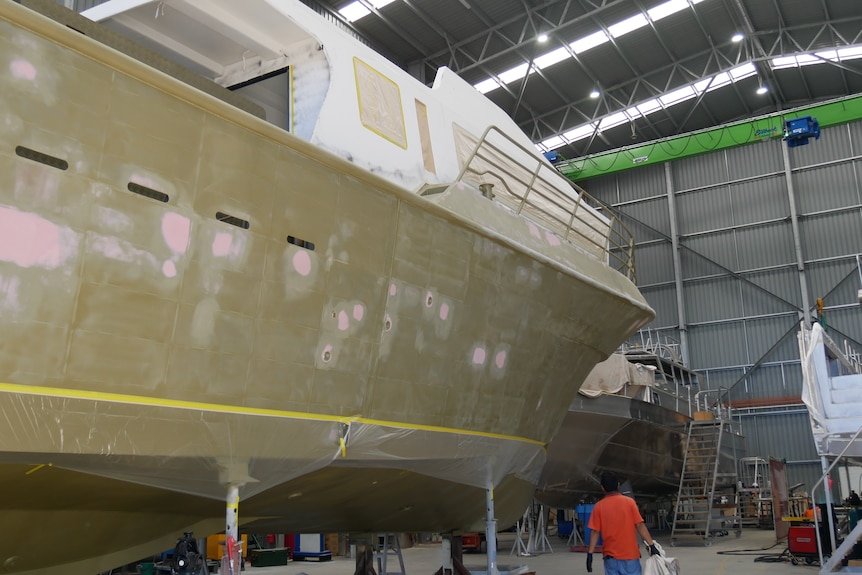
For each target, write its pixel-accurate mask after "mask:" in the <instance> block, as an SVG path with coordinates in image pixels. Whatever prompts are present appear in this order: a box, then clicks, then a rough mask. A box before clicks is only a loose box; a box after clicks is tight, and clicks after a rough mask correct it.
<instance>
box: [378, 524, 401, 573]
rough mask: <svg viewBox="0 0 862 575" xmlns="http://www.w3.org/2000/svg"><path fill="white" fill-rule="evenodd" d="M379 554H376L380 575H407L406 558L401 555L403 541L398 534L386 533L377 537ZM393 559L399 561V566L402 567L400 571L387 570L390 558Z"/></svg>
mask: <svg viewBox="0 0 862 575" xmlns="http://www.w3.org/2000/svg"><path fill="white" fill-rule="evenodd" d="M377 548H378V550H377V552H376V553H375V554H374V557H375V559H377V573H378V574H379V575H405V573H406V571H405V570H404V557H403V556H402V555H401V541H400V539H399V537H398V534H397V533H384V534H383V535H378V537H377ZM390 555H391V556H392V557H393V559H394V558H397V559H398V564H399V565H400V566H401V570H400V571H389V570H387V568H386V564H387V559H388V558H389V556H390Z"/></svg>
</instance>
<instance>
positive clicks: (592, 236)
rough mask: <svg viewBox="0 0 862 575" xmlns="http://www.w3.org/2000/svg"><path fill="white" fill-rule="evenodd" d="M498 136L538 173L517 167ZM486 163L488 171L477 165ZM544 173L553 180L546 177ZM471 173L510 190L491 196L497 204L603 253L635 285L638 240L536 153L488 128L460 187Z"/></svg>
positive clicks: (464, 170) (466, 164)
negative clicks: (496, 141)
mask: <svg viewBox="0 0 862 575" xmlns="http://www.w3.org/2000/svg"><path fill="white" fill-rule="evenodd" d="M493 132H495V133H496V134H498V135H499V136H501V137H502V138H503V139H504V140H506V141H507V142H508V144H507V145H511V146H514V147H515V148H517V149H518V150H519V151H520V152H523V154H524V155H525V156H526V157H527V158H529V159H530V160H534V161H535V162H536V164H535V167H534V168H532V169H530V167H529V166H528V165H526V162H519V161H517V160H516V159H515V158H513V157H512V154H510V153H508V152H506V151H505V150H504V149H502V148H501V147H500V146H498V145H496V144H494V143H492V142H490V141H489V136H490V135H491V134H492V133H493ZM477 160H478V161H477ZM504 160H505V163H504ZM481 162H484V163H485V165H486V166H487V167H483V166H478V165H477V164H480V163H481ZM543 172H548V174H549V175H548V176H545V175H544V173H543ZM468 173H469V174H472V175H473V176H477V177H478V178H483V177H484V178H487V179H493V180H494V181H495V183H497V182H498V183H499V184H500V185H501V186H502V187H503V188H504V189H505V193H501V192H499V191H496V190H495V191H494V192H493V193H491V194H488V195H489V196H491V198H492V199H494V200H496V201H499V202H500V203H502V204H504V205H507V206H508V207H509V208H511V209H512V210H513V211H514V212H515V213H516V214H519V215H523V216H524V217H526V218H528V219H530V220H532V221H534V222H535V223H537V224H539V225H541V226H544V227H546V228H548V229H549V230H550V231H552V232H554V233H556V234H557V235H558V236H559V237H561V238H562V239H564V240H568V241H570V242H572V243H573V244H574V245H580V246H581V247H582V248H583V249H585V250H586V251H588V252H590V253H593V252H596V251H598V252H599V253H603V254H604V256H605V261H606V263H608V264H609V265H612V266H613V267H614V269H616V270H617V271H619V272H621V273H623V274H624V275H625V276H626V277H628V278H629V279H630V280H632V281H635V280H636V277H635V260H634V235H633V234H632V233H631V231H630V230H629V229H628V228H627V227H626V226H625V224H624V223H623V222H622V220H620V218H619V217H618V216H617V215H616V214H614V213H613V212H611V211H609V210H608V209H607V207H606V206H602V204H600V203H599V202H598V201H597V200H595V198H593V197H591V196H590V195H589V194H587V192H586V191H584V190H583V189H582V188H581V187H579V186H577V185H576V184H574V183H573V182H571V181H570V180H569V179H567V178H566V177H565V176H563V175H562V174H560V173H559V172H558V171H557V170H556V169H554V168H553V166H551V165H550V164H547V163H546V162H545V161H543V160H542V159H541V158H539V157H537V156H536V154H535V152H534V151H531V150H529V149H528V148H526V147H524V146H522V145H521V144H519V143H518V142H516V141H515V140H514V139H513V138H512V137H511V136H509V135H507V134H506V133H504V132H503V131H501V130H500V129H499V128H497V127H496V126H489V127H488V128H486V129H485V131H484V132H483V133H482V137H481V138H479V141H478V142H477V143H476V145H475V146H474V147H473V150H472V152H471V153H470V155H469V156H468V157H467V160H466V161H465V162H464V166H463V167H462V168H461V172H460V173H459V174H458V178H457V180H456V181H462V180H464V178H465V176H466V175H467V174H468ZM485 183H487V181H486V182H485ZM561 184H562V185H561ZM568 189H571V190H573V191H574V192H575V193H574V194H573V195H570V194H567V193H565V192H564V191H563V190H568ZM590 204H592V205H590ZM585 206H586V207H585ZM600 210H601V211H600ZM597 237H598V238H600V239H597ZM611 261H613V262H614V263H611Z"/></svg>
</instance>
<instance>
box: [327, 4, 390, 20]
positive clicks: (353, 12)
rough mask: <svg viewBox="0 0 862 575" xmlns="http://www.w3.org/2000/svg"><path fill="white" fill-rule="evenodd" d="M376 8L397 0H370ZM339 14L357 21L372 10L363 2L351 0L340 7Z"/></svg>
mask: <svg viewBox="0 0 862 575" xmlns="http://www.w3.org/2000/svg"><path fill="white" fill-rule="evenodd" d="M368 1H369V2H370V3H371V5H372V6H374V7H375V8H378V9H379V8H383V7H384V6H386V5H387V4H392V3H393V2H394V1H395V0H368ZM338 12H339V14H341V15H342V16H344V17H345V18H346V19H347V21H348V22H355V21H356V20H359V19H360V18H364V17H365V16H368V15H369V14H371V10H369V9H368V8H366V7H365V6H363V5H362V3H361V2H351V3H350V4H347V5H346V6H342V7H341V8H339V9H338Z"/></svg>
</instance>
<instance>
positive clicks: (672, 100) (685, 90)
mask: <svg viewBox="0 0 862 575" xmlns="http://www.w3.org/2000/svg"><path fill="white" fill-rule="evenodd" d="M695 95H696V94H695V93H694V88H692V87H691V86H684V87H682V88H680V89H679V90H674V91H673V92H668V93H667V94H664V95H663V96H660V97H659V101H661V103H662V104H664V105H665V106H670V105H671V104H676V103H678V102H682V101H683V100H688V99H689V98H694V97H695Z"/></svg>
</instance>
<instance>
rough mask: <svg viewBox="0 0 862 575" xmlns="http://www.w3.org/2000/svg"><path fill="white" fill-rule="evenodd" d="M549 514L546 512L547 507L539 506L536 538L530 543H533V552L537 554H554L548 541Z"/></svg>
mask: <svg viewBox="0 0 862 575" xmlns="http://www.w3.org/2000/svg"><path fill="white" fill-rule="evenodd" d="M547 516H548V514H547V512H546V511H545V506H544V505H540V506H539V522H538V524H537V525H536V535H535V537H531V538H530V541H531V542H533V547H532V548H531V551H532V552H533V553H534V554H535V553H547V552H548V551H550V552H551V553H553V552H554V548H553V547H551V542H550V541H549V540H548V519H547Z"/></svg>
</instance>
